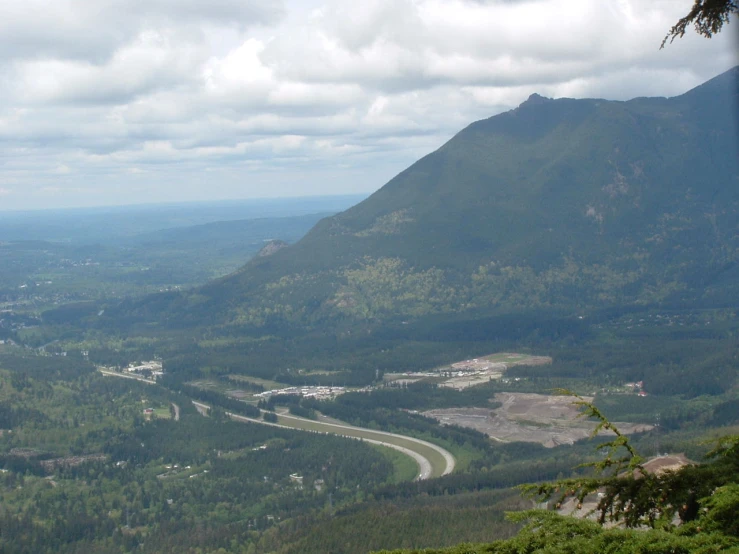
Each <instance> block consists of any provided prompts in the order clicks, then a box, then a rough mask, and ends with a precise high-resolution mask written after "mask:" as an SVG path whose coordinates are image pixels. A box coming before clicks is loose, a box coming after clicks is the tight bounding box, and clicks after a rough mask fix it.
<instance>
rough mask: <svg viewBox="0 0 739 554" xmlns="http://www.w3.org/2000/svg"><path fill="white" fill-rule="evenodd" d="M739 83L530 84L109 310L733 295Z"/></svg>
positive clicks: (233, 315) (705, 299)
mask: <svg viewBox="0 0 739 554" xmlns="http://www.w3.org/2000/svg"><path fill="white" fill-rule="evenodd" d="M738 81H739V67H736V68H734V69H732V70H730V71H728V72H726V73H724V74H722V75H720V76H718V77H716V78H714V79H712V80H710V81H708V82H707V83H705V84H703V85H701V86H699V87H697V88H695V89H693V90H691V91H689V92H687V93H685V94H683V95H681V96H677V97H673V98H635V99H633V100H630V101H626V102H621V101H609V100H602V99H582V100H576V99H569V98H560V99H549V98H544V97H542V96H539V95H536V94H533V95H531V96H530V97H529V99H528V100H526V101H525V102H524V103H523V104H521V105H520V106H519V107H517V108H516V109H514V110H511V111H509V112H506V113H502V114H499V115H496V116H494V117H491V118H489V119H485V120H482V121H477V122H475V123H473V124H471V125H469V126H468V127H467V128H465V129H464V130H462V131H461V132H459V133H458V134H457V135H456V136H455V137H453V138H452V139H451V140H450V141H448V142H447V143H446V144H444V145H443V146H442V147H441V148H439V149H438V150H437V151H435V152H433V153H431V154H429V155H427V156H425V157H424V158H422V159H421V160H419V161H418V162H416V163H414V164H413V165H412V166H410V167H409V168H408V169H406V170H405V171H403V172H402V173H400V174H399V175H398V176H396V177H395V178H394V179H392V180H391V181H390V182H388V183H387V184H386V185H385V186H384V187H382V188H381V189H380V190H378V191H377V192H376V193H375V194H373V195H372V196H370V197H369V198H367V199H366V200H364V201H363V202H361V203H359V204H357V205H356V206H354V207H352V208H350V209H348V210H346V211H344V212H341V213H339V214H337V215H335V216H333V217H329V218H326V219H323V220H322V221H320V222H319V223H318V224H317V225H316V226H315V227H314V228H313V229H312V230H311V231H310V232H309V233H308V234H307V235H306V236H305V237H304V238H303V239H302V240H301V241H299V242H298V243H296V244H295V245H292V246H290V247H287V248H282V249H280V250H278V251H276V252H274V253H273V254H272V255H270V256H265V257H257V258H255V259H254V260H252V261H251V262H250V263H248V264H247V265H246V266H245V267H244V268H242V269H241V270H239V271H238V272H236V273H234V274H232V275H229V276H228V277H225V278H223V279H220V280H217V281H214V282H212V283H209V284H207V285H206V286H203V287H201V288H198V289H196V290H193V291H191V292H188V293H173V294H169V295H164V296H157V297H152V298H147V299H145V300H143V301H136V302H127V303H124V304H122V305H119V306H111V307H110V309H108V310H106V316H107V317H109V318H111V319H114V320H116V321H117V322H120V321H128V322H137V321H148V322H156V321H159V322H162V321H165V320H167V321H169V322H172V321H177V325H178V326H198V327H199V326H219V327H233V328H238V329H242V330H245V331H244V332H247V331H248V330H252V331H253V332H255V333H259V332H262V331H260V329H261V330H263V331H264V330H267V329H269V330H272V331H273V330H275V329H285V328H292V329H297V330H299V331H300V332H303V331H304V330H306V329H326V328H329V329H330V328H332V327H334V326H336V325H356V324H362V325H364V324H369V325H376V324H378V323H382V322H388V321H395V322H400V321H406V320H413V319H417V318H423V317H428V316H434V317H442V318H443V317H446V316H449V315H454V314H456V315H458V314H476V315H478V316H485V315H489V314H504V313H511V312H517V311H522V310H539V309H549V310H562V311H565V312H569V313H573V314H574V313H581V312H587V311H588V310H593V309H601V308H604V307H608V306H629V305H633V306H645V305H655V304H657V305H662V306H677V305H679V306H721V305H734V303H735V300H736V298H737V297H739V264H738V263H737V262H739V233H737V229H739V160H738V159H737V158H738V156H737V152H738V151H739V146H738V144H739V142H738V141H737V126H736V122H737V113H736V108H737V106H739V101H738V92H737V82H738ZM249 332H251V331H249Z"/></svg>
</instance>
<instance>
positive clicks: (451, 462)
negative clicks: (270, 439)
mask: <svg viewBox="0 0 739 554" xmlns="http://www.w3.org/2000/svg"><path fill="white" fill-rule="evenodd" d="M280 417H284V418H286V419H296V420H299V421H307V422H310V423H318V424H320V425H322V426H325V427H332V428H335V429H354V430H357V431H363V432H366V433H372V434H374V435H385V436H387V437H395V438H398V439H404V440H407V441H410V442H415V443H417V444H422V445H423V446H425V447H427V448H431V449H432V450H436V452H438V453H439V454H441V455H442V457H443V458H444V462H446V467H445V468H444V471H443V472H442V473H441V474H442V475H449V474H450V473H451V472H452V471H454V466H455V465H456V460H455V459H454V456H453V455H452V453H451V452H449V451H448V450H446V449H445V448H442V447H441V446H439V445H437V444H434V443H432V442H427V441H425V440H421V439H417V438H415V437H409V436H408V435H398V434H396V433H388V432H387V431H377V430H375V429H365V428H363V427H354V426H353V425H344V424H338V423H326V422H324V421H314V420H312V419H305V418H302V417H296V416H293V415H287V414H280ZM334 432H335V431H334ZM336 434H338V435H340V434H341V433H336Z"/></svg>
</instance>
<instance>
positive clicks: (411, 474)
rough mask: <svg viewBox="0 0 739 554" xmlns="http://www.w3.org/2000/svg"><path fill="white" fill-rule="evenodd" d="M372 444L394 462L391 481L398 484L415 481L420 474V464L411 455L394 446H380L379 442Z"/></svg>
mask: <svg viewBox="0 0 739 554" xmlns="http://www.w3.org/2000/svg"><path fill="white" fill-rule="evenodd" d="M371 446H372V448H375V449H377V451H378V452H380V453H381V454H382V455H383V456H385V457H386V458H388V459H389V460H390V461H391V462H392V463H393V466H394V467H395V472H394V473H393V476H392V477H391V479H390V482H391V483H393V484H396V483H405V482H407V481H413V479H415V478H416V476H417V475H418V464H417V463H416V462H415V460H413V459H411V457H410V456H406V455H405V454H403V453H402V452H399V451H397V450H393V449H392V448H387V447H385V446H380V445H379V444H373V445H371Z"/></svg>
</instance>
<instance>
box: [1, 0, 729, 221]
mask: <svg viewBox="0 0 739 554" xmlns="http://www.w3.org/2000/svg"><path fill="white" fill-rule="evenodd" d="M691 3H692V2H691V0H684V1H683V0H681V1H676V0H653V1H651V2H648V3H645V2H642V1H641V0H613V1H612V2H601V1H600V0H525V1H517V2H509V1H503V0H485V1H483V0H366V1H364V2H361V3H348V2H346V1H345V0H286V2H275V1H271V0H209V1H208V2H206V1H205V0H98V1H96V2H89V1H87V0H55V1H52V0H26V1H24V2H4V3H2V4H0V96H1V97H2V98H3V103H2V104H0V183H9V184H11V186H12V188H13V190H14V191H15V192H14V194H13V195H12V198H13V199H14V200H13V202H14V203H16V205H17V206H22V207H29V206H41V205H43V204H42V203H41V202H42V200H41V198H40V197H39V194H37V193H38V192H39V191H40V190H42V188H44V187H46V188H55V189H58V198H55V200H54V204H55V205H60V204H61V203H63V202H67V203H69V204H75V203H76V204H80V203H85V202H91V201H93V200H89V198H90V197H94V202H95V203H100V202H103V203H105V202H113V203H119V202H132V201H155V200H157V199H161V200H172V199H175V198H177V199H182V200H186V199H197V198H214V197H219V198H228V197H236V196H239V197H241V196H269V195H283V194H311V193H328V192H342V191H344V192H357V191H367V190H370V189H373V188H378V187H379V186H381V185H382V184H384V182H385V180H387V179H388V178H389V177H392V176H393V174H394V173H396V172H397V171H400V170H402V169H403V168H404V167H405V166H406V165H408V164H409V163H411V162H412V161H414V160H415V159H416V158H418V157H419V156H421V155H423V154H425V153H427V152H428V151H430V150H433V149H434V148H436V147H438V146H439V145H441V144H442V143H443V142H444V141H445V140H447V139H448V138H449V137H450V136H451V135H452V134H453V133H454V132H456V131H457V130H459V129H461V128H462V127H464V126H465V125H467V124H468V123H470V122H471V121H473V120H475V119H479V118H482V117H488V116H490V115H493V114H495V113H498V112H500V111H503V110H505V109H509V108H512V107H515V106H516V105H517V104H519V103H520V102H521V101H523V100H525V99H526V98H527V97H528V96H529V94H531V93H532V92H539V93H540V94H543V95H546V96H553V97H557V96H572V97H588V96H598V97H605V98H613V99H626V98H629V97H633V96H643V95H674V94H679V93H681V92H684V91H685V90H687V89H689V88H691V87H693V86H695V85H697V84H699V83H701V82H702V81H704V80H706V79H708V78H710V77H712V76H714V75H716V74H718V73H719V72H721V71H724V70H726V69H728V68H729V67H730V66H732V65H734V64H736V63H737V59H736V58H735V57H734V56H735V54H734V49H733V48H732V45H731V40H730V38H731V37H730V34H731V32H732V29H728V31H725V32H723V33H721V34H720V35H718V36H716V37H715V38H713V39H712V40H705V39H703V38H700V37H696V36H694V35H692V34H688V35H686V36H685V37H684V38H683V39H681V40H678V41H676V42H675V43H674V44H672V45H670V46H668V47H667V48H666V49H665V50H662V51H660V50H659V44H660V42H661V40H662V37H663V36H664V34H665V32H666V31H667V29H669V28H670V26H671V25H672V24H674V22H675V21H676V20H677V18H679V17H680V16H681V15H682V14H683V13H684V12H685V11H687V9H689V7H690V4H691ZM732 26H735V24H734V23H733V22H732V25H730V26H729V27H732ZM206 176H207V177H206ZM2 190H9V189H2ZM83 190H84V191H86V192H84V193H83V192H82V191H83ZM18 191H36V194H33V193H32V192H28V193H27V194H26V193H25V192H18ZM0 194H3V193H0ZM3 196H4V201H3V204H4V205H5V204H8V202H9V198H11V195H10V194H9V193H5V194H3ZM24 202H25V204H24Z"/></svg>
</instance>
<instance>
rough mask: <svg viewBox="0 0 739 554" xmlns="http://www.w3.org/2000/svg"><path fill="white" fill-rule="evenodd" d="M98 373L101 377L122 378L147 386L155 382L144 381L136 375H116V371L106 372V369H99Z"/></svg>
mask: <svg viewBox="0 0 739 554" xmlns="http://www.w3.org/2000/svg"><path fill="white" fill-rule="evenodd" d="M99 371H100V373H102V374H103V375H107V376H109V377H122V378H123V379H133V380H134V381H141V382H142V383H146V384H147V385H156V384H157V382H156V381H152V380H151V379H144V378H143V377H139V376H138V375H127V374H125V373H118V372H116V371H108V370H107V369H100V370H99Z"/></svg>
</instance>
